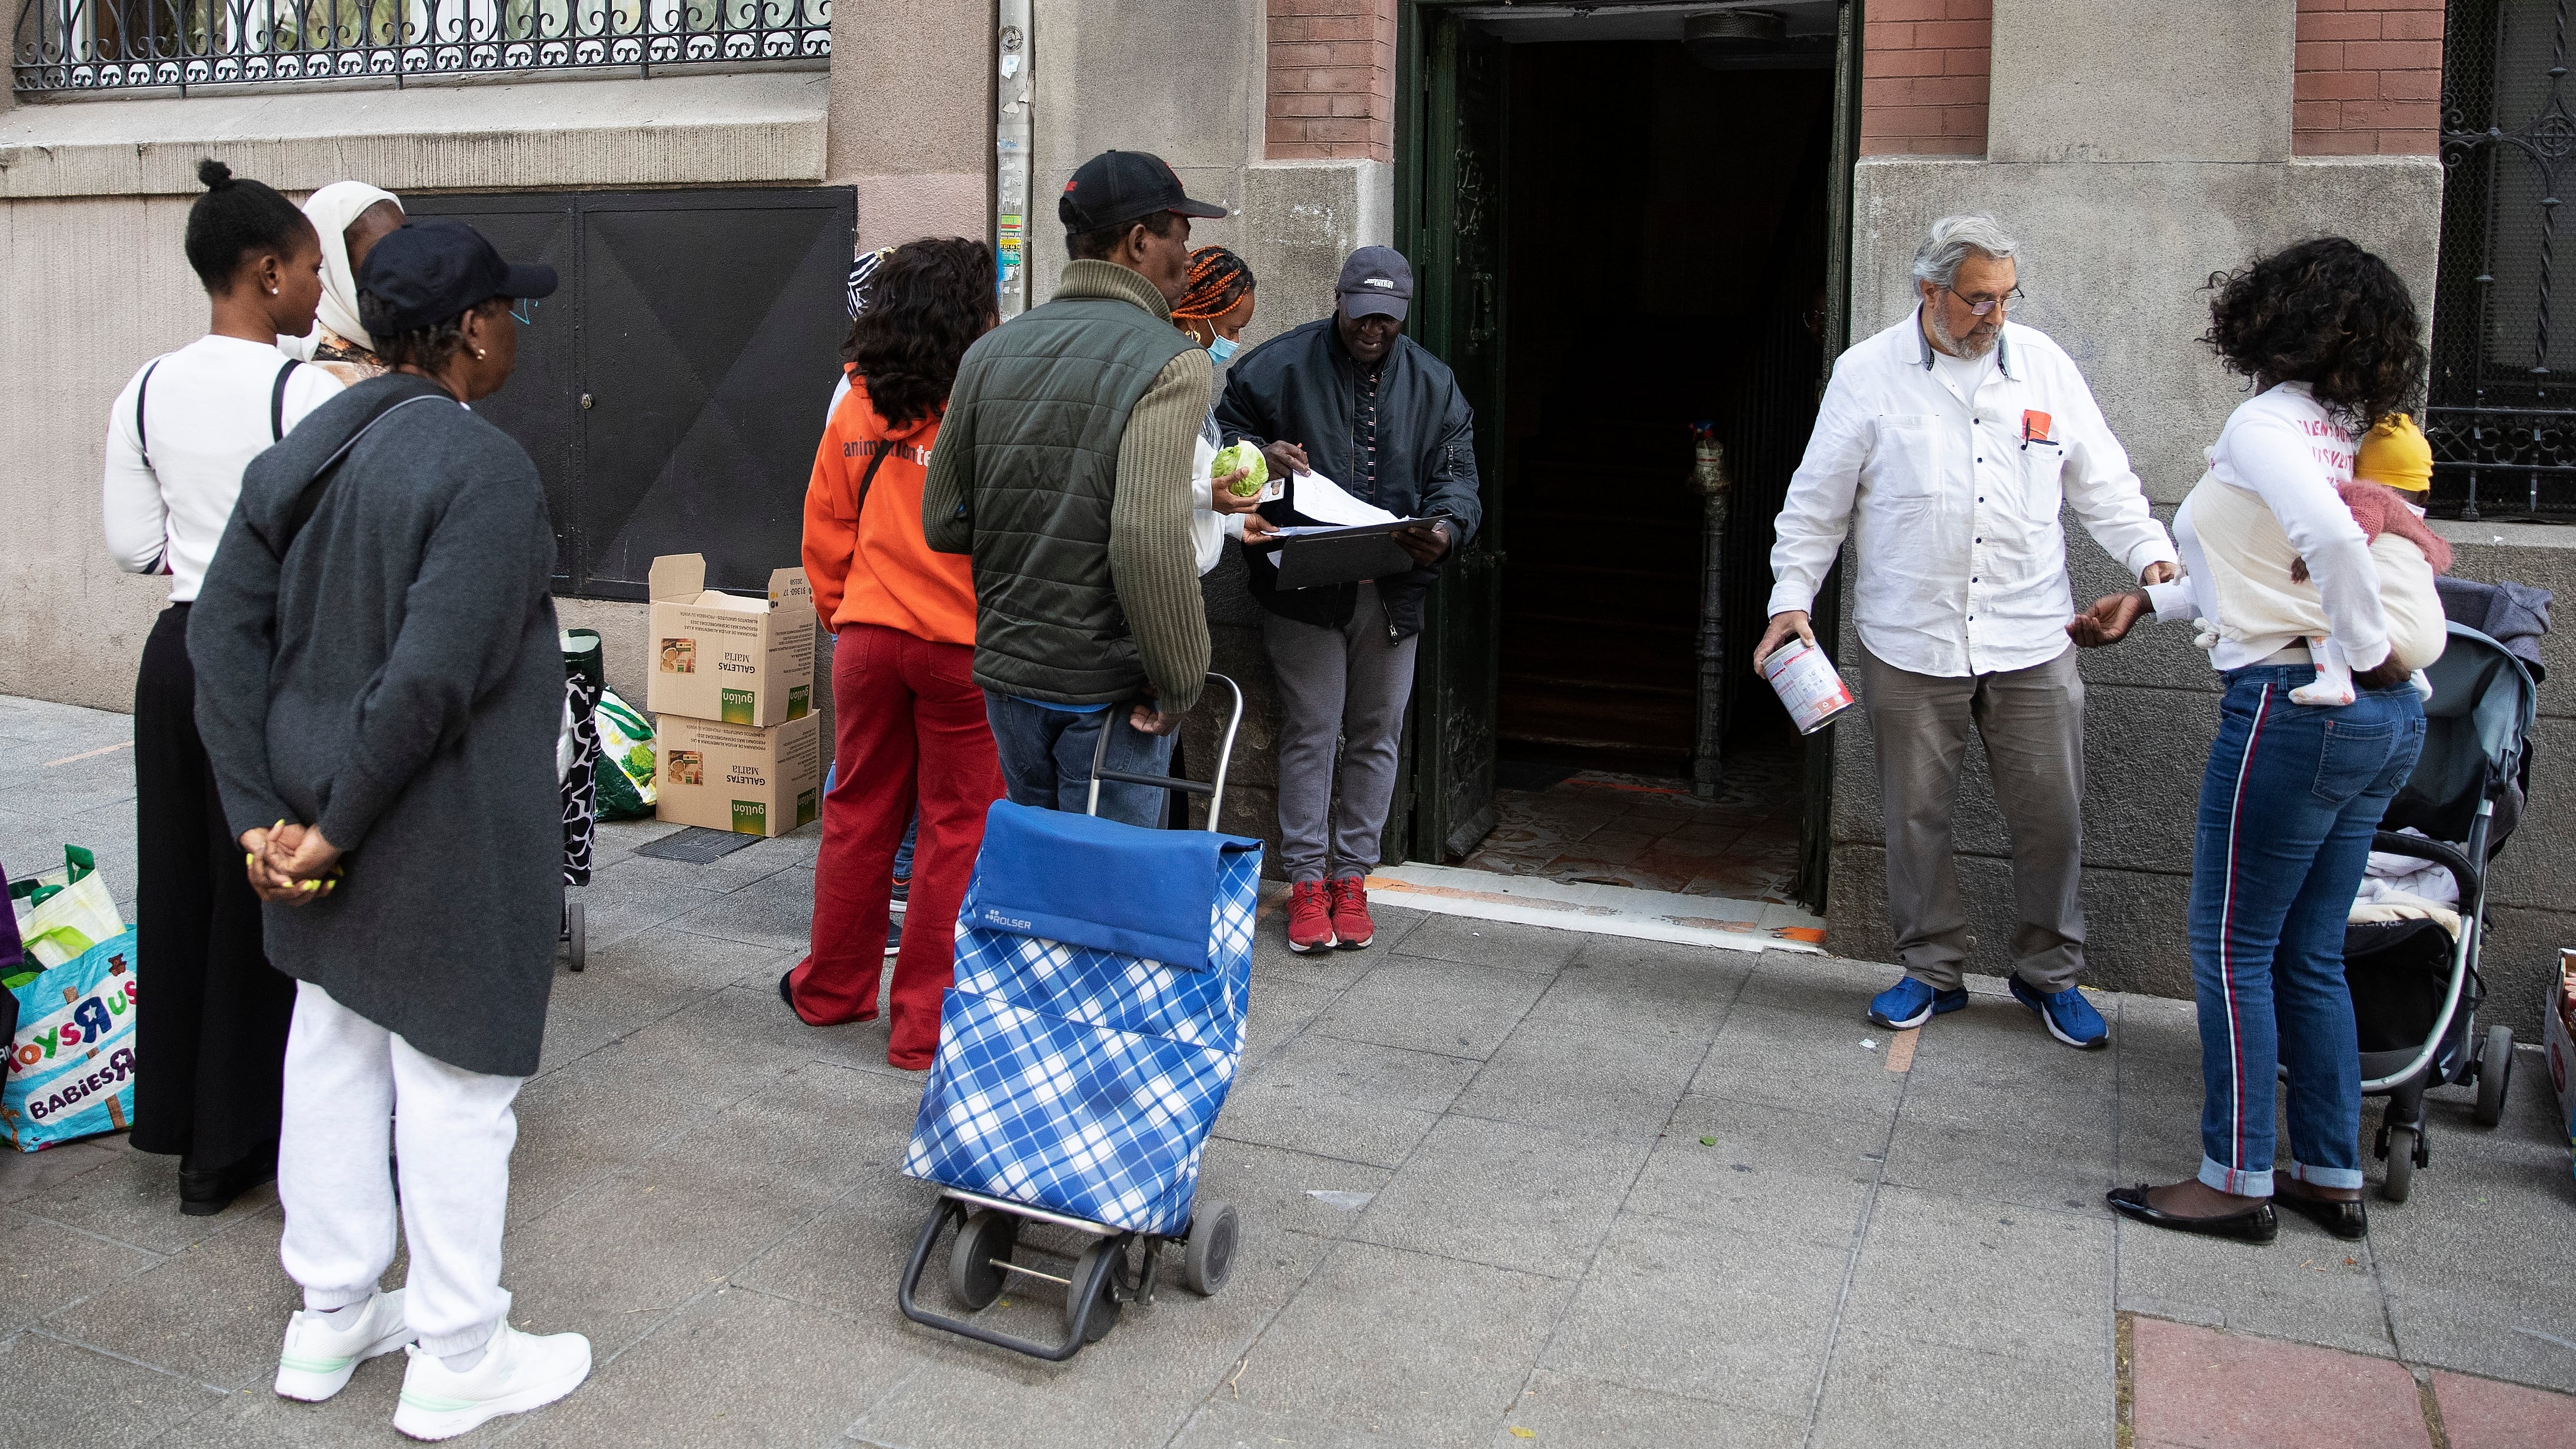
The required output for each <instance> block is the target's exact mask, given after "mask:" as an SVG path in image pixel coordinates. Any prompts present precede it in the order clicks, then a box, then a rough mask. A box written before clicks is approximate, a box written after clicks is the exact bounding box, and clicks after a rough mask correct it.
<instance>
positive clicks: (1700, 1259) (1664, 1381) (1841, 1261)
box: [1540, 1217, 1851, 1420]
mask: <svg viewBox="0 0 2576 1449" xmlns="http://www.w3.org/2000/svg"><path fill="white" fill-rule="evenodd" d="M1850 1256H1851V1254H1850V1250H1849V1249H1848V1248H1834V1247H1826V1246H1823V1245H1819V1244H1813V1243H1797V1242H1780V1241H1777V1240H1774V1239H1772V1238H1769V1237H1767V1236H1765V1235H1762V1234H1760V1233H1712V1232H1706V1231H1703V1230H1700V1229H1698V1228H1695V1227H1693V1226H1691V1225H1689V1224H1687V1223H1682V1222H1678V1221H1675V1220H1673V1219H1669V1218H1644V1217H1638V1218H1622V1219H1620V1221H1619V1223H1618V1225H1617V1226H1616V1227H1614V1228H1613V1229H1611V1233H1610V1239H1609V1241H1608V1242H1606V1243H1604V1244H1602V1247H1601V1255H1600V1258H1599V1259H1598V1260H1597V1261H1596V1262H1595V1263H1594V1265H1593V1268H1592V1271H1591V1272H1590V1273H1589V1274H1588V1275H1587V1276H1586V1277H1585V1278H1584V1281H1583V1286H1582V1287H1581V1288H1580V1289H1579V1290H1577V1292H1576V1294H1575V1298H1574V1306H1573V1308H1572V1310H1571V1311H1569V1312H1568V1313H1567V1314H1566V1316H1565V1321H1564V1322H1563V1323H1561V1324H1559V1325H1558V1326H1557V1329H1556V1332H1555V1334H1554V1335H1553V1337H1551V1339H1550V1340H1549V1342H1548V1346H1547V1351H1546V1353H1545V1354H1544V1355H1543V1356H1542V1357H1541V1359H1540V1363H1541V1364H1542V1366H1543V1367H1545V1368H1548V1369H1551V1370H1554V1371H1556V1372H1559V1373H1567V1374H1574V1375H1578V1376H1581V1377H1584V1378H1588V1379H1593V1380H1598V1381H1601V1382H1604V1383H1615V1384H1622V1385H1626V1386H1627V1387H1630V1388H1636V1389H1645V1390H1650V1391H1656V1392H1662V1393H1672V1394H1682V1395H1686V1396H1688V1397H1691V1398H1698V1399H1713V1400H1717V1401H1719V1402H1722V1403H1728V1404H1734V1405H1738V1406H1740V1407H1743V1408H1749V1409H1754V1410H1757V1411H1759V1412H1761V1413H1764V1414H1769V1415H1778V1416H1783V1417H1789V1418H1796V1419H1801V1420H1803V1419H1804V1418H1805V1416H1806V1412H1807V1406H1808V1401H1809V1400H1810V1399H1811V1398H1812V1397H1813V1396H1814V1394H1815V1390H1816V1382H1817V1379H1818V1377H1819V1376H1820V1375H1821V1374H1822V1373H1823V1371H1824V1367H1825V1355H1826V1348H1827V1344H1828V1342H1829V1340H1830V1338H1831V1336H1832V1334H1831V1325H1832V1322H1833V1318H1834V1307H1835V1302H1836V1300H1837V1299H1838V1298H1839V1297H1840V1295H1841V1292H1842V1283H1843V1269H1844V1266H1845V1264H1846V1263H1847V1262H1848V1261H1849V1260H1850Z"/></svg>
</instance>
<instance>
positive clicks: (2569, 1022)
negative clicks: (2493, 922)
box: [2540, 950, 2576, 1147]
mask: <svg viewBox="0 0 2576 1449" xmlns="http://www.w3.org/2000/svg"><path fill="white" fill-rule="evenodd" d="M2548 998H2549V999H2548V1000H2547V1001H2545V1002H2544V1003H2542V1010H2541V1013H2540V1055H2541V1060H2542V1061H2543V1062H2545V1063H2546V1064H2547V1065H2548V1067H2549V1085H2550V1088H2551V1090H2553V1091H2555V1092H2557V1094H2558V1125H2559V1127H2560V1129H2561V1130H2563V1131H2564V1132H2565V1133H2566V1134H2567V1139H2568V1142H2569V1145H2570V1146H2571V1147H2576V951H2569V950H2562V951H2560V952H2559V953H2558V979H2557V980H2556V981H2553V982H2551V983H2550V985H2549V992H2548Z"/></svg>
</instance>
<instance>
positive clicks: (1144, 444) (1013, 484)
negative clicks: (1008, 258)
mask: <svg viewBox="0 0 2576 1449" xmlns="http://www.w3.org/2000/svg"><path fill="white" fill-rule="evenodd" d="M1056 214H1057V216H1058V217H1060V218H1061V219H1062V220H1063V222H1064V227H1065V250H1066V251H1067V252H1068V253H1069V254H1070V255H1071V256H1072V257H1073V261H1072V262H1071V263H1070V264H1069V265H1068V266H1066V267H1065V269H1064V278H1063V280H1062V281H1061V282H1060V283H1059V284H1058V285H1057V287H1056V293H1055V298H1054V300H1052V301H1050V302H1048V303H1047V304H1046V305H1044V306H1042V307H1036V308H1032V309H1031V310H1029V311H1028V312H1026V313H1023V314H1021V315H1020V316H1018V317H1015V318H1013V319H1012V320H1011V321H1009V322H1007V323H1005V324H1003V325H1002V326H1000V327H997V328H995V329H993V330H992V331H991V332H988V333H986V334H984V336H983V338H982V339H981V340H980V341H978V342H977V343H976V344H975V345H974V346H973V347H971V348H968V349H967V352H966V357H965V360H964V361H963V362H962V363H960V364H959V366H958V369H957V385H956V387H955V389H954V390H953V391H952V392H951V393H950V394H949V399H948V412H947V415H946V417H945V418H944V419H943V420H942V422H941V424H940V429H939V441H938V443H937V444H936V445H935V446H933V448H932V449H931V454H930V474H929V478H928V480H927V482H926V484H925V485H924V487H923V490H922V496H921V524H922V530H923V532H924V533H925V534H926V535H927V536H928V538H929V541H930V546H931V547H932V548H934V549H937V550H939V551H940V552H942V553H963V554H972V555H973V556H974V559H975V602H976V609H975V682H976V683H977V684H979V685H981V686H983V689H984V703H985V713H986V715H987V716H988V717H989V718H990V719H991V721H992V725H993V743H994V744H995V745H996V746H997V747H998V748H999V750H1000V753H1001V757H1002V777H1003V780H1004V781H1005V783H1006V784H1007V785H1008V786H1009V789H1010V795H1011V799H1012V800H1013V801H1015V802H1017V803H1018V804H1022V805H1034V806H1039V807H1042V808H1046V809H1055V810H1076V811H1078V810H1081V809H1083V808H1084V807H1085V805H1086V803H1087V800H1088V797H1089V794H1090V788H1091V757H1092V751H1093V748H1094V746H1095V745H1096V744H1097V743H1098V742H1099V738H1100V731H1101V730H1103V729H1107V730H1109V731H1110V732H1111V733H1110V743H1109V757H1108V764H1109V768H1111V769H1113V770H1125V771H1131V772H1134V773H1138V774H1162V773H1164V772H1165V771H1166V770H1167V769H1168V768H1169V766H1170V763H1171V758H1172V739H1171V736H1172V732H1173V731H1174V730H1176V729H1178V728H1179V727H1180V722H1181V716H1182V715H1183V714H1185V713H1187V712H1188V711H1189V708H1190V706H1191V705H1193V704H1195V703H1197V702H1198V697H1199V688H1200V686H1201V685H1202V684H1204V683H1205V682H1206V676H1207V665H1208V632H1207V611H1206V608H1205V606H1204V605H1203V604H1202V603H1201V601H1200V597H1199V574H1198V552H1197V549H1196V547H1195V545H1194V544H1193V542H1192V540H1191V537H1190V508H1191V505H1192V503H1193V501H1195V499H1196V498H1198V497H1200V496H1202V495H1203V494H1204V492H1205V488H1204V485H1203V484H1202V483H1201V481H1200V480H1199V479H1198V477H1197V470H1196V469H1195V468H1194V467H1193V462H1194V449H1195V447H1196V444H1197V439H1198V434H1199V424H1200V423H1201V421H1202V420H1204V419H1205V418H1206V416H1207V413H1208V401H1209V397H1210V392H1211V388H1212V386H1213V369H1212V368H1211V367H1210V365H1209V363H1208V355H1207V353H1206V351H1205V350H1203V349H1201V348H1200V347H1198V346H1197V345H1196V344H1195V343H1193V342H1192V341H1191V340H1190V339H1189V337H1188V336H1187V335H1185V334H1184V333H1182V332H1181V331H1179V330H1178V329H1177V328H1175V327H1173V326H1172V321H1171V299H1172V298H1174V297H1177V296H1179V295H1180V294H1181V291H1182V289H1183V287H1184V285H1185V284H1186V283H1187V281H1188V277H1189V251H1190V218H1191V217H1220V216H1223V215H1225V208H1223V207H1219V206H1210V205H1208V204H1207V203H1206V202H1203V201H1193V200H1191V199H1190V198H1189V197H1188V196H1187V195H1185V194H1183V192H1182V190H1181V181H1180V178H1179V177H1178V176H1175V175H1173V174H1172V168H1171V167H1169V166H1167V165H1165V164H1164V163H1163V161H1162V159H1161V158H1160V157H1156V156H1149V155H1146V154H1145V153H1143V152H1141V151H1107V152H1103V153H1102V154H1100V155H1098V156H1095V157H1093V158H1092V159H1090V160H1089V161H1086V162H1084V163H1083V165H1082V169H1080V170H1078V171H1076V172H1074V173H1073V179H1072V180H1071V181H1069V182H1067V183H1066V184H1065V188H1064V195H1063V196H1062V197H1061V198H1060V199H1059V200H1058V201H1057V203H1056ZM1120 705H1126V706H1128V708H1126V709H1124V710H1121V709H1119V708H1117V706H1120ZM1163 806H1164V792H1162V791H1160V790H1154V789H1149V788H1146V787H1143V786H1137V785H1117V784H1103V785H1102V786H1101V789H1100V813H1101V814H1102V815H1105V816H1108V817H1110V818H1111V819H1116V820H1125V821H1127V822H1129V823H1131V824H1135V825H1156V824H1159V823H1161V819H1162V813H1163Z"/></svg>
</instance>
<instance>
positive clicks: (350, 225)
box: [277, 181, 403, 384]
mask: <svg viewBox="0 0 2576 1449" xmlns="http://www.w3.org/2000/svg"><path fill="white" fill-rule="evenodd" d="M304 215H305V217H306V218H307V219H308V220H310V221H311V222H312V223H313V230H314V231H315V232H316V233H318V234H319V235H320V236H321V238H322V306H321V308H320V310H319V311H318V312H316V313H315V316H314V323H313V332H312V334H311V335H310V336H306V337H281V338H279V339H278V343H277V345H278V347H279V348H280V349H281V350H282V351H284V352H285V353H286V354H287V355H288V356H290V357H298V358H302V359H303V360H304V361H306V362H310V363H312V364H314V365H315V366H317V367H320V368H321V369H322V370H323V371H325V372H328V373H330V374H331V375H332V376H334V377H337V378H338V379H340V381H341V382H342V383H343V384H354V383H361V382H364V381H366V380H367V379H368V378H371V377H377V376H381V375H382V374H383V373H385V372H386V371H387V370H388V366H387V364H386V362H385V360H384V359H383V358H381V357H378V356H377V355H376V342H375V339H374V338H372V337H370V336H368V335H367V329H366V325H365V324H364V323H361V322H360V321H359V320H358V266H359V264H360V263H362V262H364V261H365V260H366V259H367V253H368V252H369V251H370V250H372V249H373V248H374V247H375V244H376V243H377V242H378V241H381V240H383V239H384V238H385V237H386V236H388V235H391V234H392V233H393V232H394V231H395V230H396V229H397V228H399V227H401V225H402V224H403V206H402V199H401V198H400V197H397V196H395V195H394V194H393V193H392V192H390V191H384V190H380V189H378V188H376V187H373V186H369V185H368V184H367V183H365V182H363V181H334V182H332V183H331V184H330V185H328V186H325V187H323V188H322V189H321V190H319V191H317V192H314V193H313V195H312V196H311V197H310V198H309V199H307V200H306V201H305V203H304Z"/></svg>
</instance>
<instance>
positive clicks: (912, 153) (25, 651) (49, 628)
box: [0, 0, 991, 709]
mask: <svg viewBox="0 0 2576 1449" xmlns="http://www.w3.org/2000/svg"><path fill="white" fill-rule="evenodd" d="M835 11H836V13H835V17H834V25H833V40H834V48H835V50H836V51H838V52H839V53H840V55H841V56H842V57H844V58H843V59H842V60H839V61H836V62H834V64H833V65H832V67H831V68H830V69H829V70H828V71H826V70H824V69H822V68H820V67H815V66H809V65H804V64H801V63H800V64H798V65H795V66H791V67H787V68H781V69H756V70H747V71H743V72H738V73H734V74H727V75H695V76H693V75H665V76H657V77H653V78H650V79H560V80H549V81H543V82H534V83H519V84H473V85H432V86H411V87H407V88H405V89H402V90H394V89H390V88H381V87H379V88H358V89H337V90H325V91H311V90H292V89H282V88H281V89H275V90H268V89H260V88H243V89H241V90H237V91H235V92H233V93H231V94H218V93H200V94H197V95H192V96H189V97H186V98H184V99H182V98H179V97H175V96H171V97H152V98H142V99H132V98H125V97H119V98H115V99H101V98H95V97H83V98H78V99H71V100H62V101H45V102H23V101H22V102H18V103H16V104H14V105H10V106H7V107H6V108H5V109H0V376H6V377H7V378H9V379H10V384H11V385H10V386H9V387H7V388H5V389H0V456H5V457H6V458H8V459H9V466H8V467H7V468H6V470H5V471H0V540H5V544H6V547H5V548H0V693H7V694H25V695H33V696H36V697H39V698H45V699H55V700H62V701H65V702H69V703H75V704H84V705H90V706H93V707H97V708H105V709H125V708H128V707H129V706H130V701H131V699H132V694H133V678H134V668H135V662H136V659H137V656H138V655H139V654H140V652H141V649H142V640H143V634H144V632H145V631H146V630H147V629H149V627H150V625H151V620H152V617H153V616H154V615H155V614H156V613H157V612H159V610H160V608H161V607H162V603H163V601H164V600H165V599H166V598H167V596H168V591H169V587H168V583H167V581H166V580H156V579H149V578H138V577H133V576H130V575H124V574H119V573H117V572H115V571H114V570H113V569H111V568H110V567H109V566H108V564H107V561H106V558H105V549H104V545H103V544H102V542H101V540H100V537H99V517H98V477H99V458H100V439H101V437H102V435H103V433H104V430H105V419H106V407H107V402H108V400H109V399H110V398H111V397H113V396H114V395H115V393H116V391H117V389H118V388H120V387H122V386H123V385H124V383H125V381H126V379H127V378H128V377H129V376H131V375H132V373H133V371H134V369H135V368H136V367H137V366H139V365H140V364H141V363H142V362H143V360H144V359H146V358H149V357H151V356H154V355H155V354H158V353H161V352H165V351H168V350H170V349H171V348H174V347H178V346H180V345H182V344H184V343H186V342H188V341H190V340H191V339H193V338H195V337H197V336H199V335H200V334H201V333H202V332H203V331H204V329H205V321H206V301H205V295H204V293H203V291H202V290H201V289H200V288H199V287H198V285H197V282H196V279H195V278H194V276H193V275H191V274H190V273H189V271H188V268H187V264H186V260H185V259H184V257H182V255H181V253H180V245H179V242H180V236H181V233H182V230H183V228H184V227H185V224H186V217H187V208H188V205H189V203H190V202H191V201H192V200H193V199H194V198H195V196H196V195H197V194H198V191H199V187H198V185H197V181H196V178H195V174H194V171H195V165H196V161H197V158H198V157H200V156H204V155H209V154H215V155H220V156H222V157H223V158H224V159H225V160H227V161H228V162H230V163H231V164H232V165H233V167H234V168H235V170H236V171H238V172H239V173H241V174H242V175H245V176H256V177H258V178H259V179H261V180H263V181H266V182H269V183H270V184H271V185H274V186H277V187H279V188H280V189H281V190H285V191H287V192H289V193H290V194H293V195H299V196H300V195H301V194H302V193H304V192H306V191H309V190H311V189H313V188H315V187H318V186H321V185H323V184H325V183H328V182H331V181H335V180H339V179H341V178H343V177H357V178H360V179H364V180H368V181H373V182H375V183H377V184H379V185H382V186H385V187H387V188H389V189H392V190H394V191H397V192H401V191H427V190H436V191H483V190H489V191H525V190H583V189H600V188H613V187H647V186H651V187H675V186H739V185H801V186H813V185H827V184H828V185H849V186H852V187H853V188H855V189H856V191H857V193H858V205H859V229H860V235H861V236H862V237H864V238H866V239H867V240H868V241H869V242H870V243H871V244H882V243H884V242H889V241H902V240H906V239H909V238H911V237H915V236H921V235H927V234H935V233H964V234H967V235H982V234H983V232H984V230H985V227H986V224H987V223H986V220H985V215H986V206H985V198H986V191H987V181H986V173H987V170H988V161H989V158H990V156H991V136H990V130H989V125H988V122H987V119H986V115H987V112H986V100H987V92H988V81H987V79H986V77H987V68H988V60H987V57H988V53H989V51H990V49H991V30H990V11H989V7H988V6H986V5H982V4H976V3H966V4H959V3H955V0H912V3H904V0H842V3H841V4H840V5H838V6H836V7H835ZM854 58H855V59H854ZM561 612H562V615H563V617H564V620H565V622H566V623H567V624H582V625H587V626H589V627H593V628H597V629H599V630H600V631H601V634H602V636H603V638H604V640H605V641H606V645H607V650H608V662H609V672H610V678H611V681H612V682H613V683H615V684H616V685H617V687H618V688H619V689H620V691H621V692H630V686H631V687H632V688H631V697H633V698H636V699H639V700H640V699H641V698H642V697H643V696H642V683H641V681H642V673H641V670H642V664H643V656H642V648H641V642H640V640H641V635H642V632H643V628H644V623H643V610H642V608H641V606H640V605H630V604H615V603H603V602H598V601H585V600H565V601H563V604H562V610H561Z"/></svg>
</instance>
